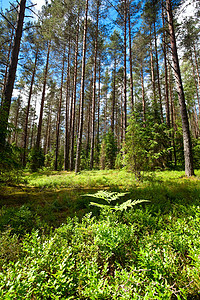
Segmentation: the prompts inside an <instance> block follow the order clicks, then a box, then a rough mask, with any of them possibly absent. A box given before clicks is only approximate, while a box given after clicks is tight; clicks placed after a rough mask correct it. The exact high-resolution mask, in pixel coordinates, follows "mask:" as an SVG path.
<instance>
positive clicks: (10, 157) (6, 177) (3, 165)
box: [0, 144, 22, 185]
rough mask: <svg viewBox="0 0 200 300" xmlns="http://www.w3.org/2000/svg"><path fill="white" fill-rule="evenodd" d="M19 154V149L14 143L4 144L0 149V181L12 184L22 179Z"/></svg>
mask: <svg viewBox="0 0 200 300" xmlns="http://www.w3.org/2000/svg"><path fill="white" fill-rule="evenodd" d="M20 155H21V149H20V148H19V147H17V146H16V145H15V144H12V145H9V144H6V147H5V149H4V151H0V183H3V184H5V183H6V184H8V185H13V184H19V183H20V182H21V181H22V177H21V175H22V174H21V170H20V168H21V162H20Z"/></svg>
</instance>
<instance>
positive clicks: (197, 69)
mask: <svg viewBox="0 0 200 300" xmlns="http://www.w3.org/2000/svg"><path fill="white" fill-rule="evenodd" d="M193 48H194V60H195V65H196V73H197V80H198V85H199V91H200V76H199V67H198V61H197V51H196V47H195V44H193Z"/></svg>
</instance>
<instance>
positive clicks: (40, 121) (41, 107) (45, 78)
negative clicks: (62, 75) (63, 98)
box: [35, 41, 51, 149]
mask: <svg viewBox="0 0 200 300" xmlns="http://www.w3.org/2000/svg"><path fill="white" fill-rule="evenodd" d="M50 48H51V42H49V41H48V49H47V59H46V67H45V72H44V81H43V90H42V99H41V104H40V117H39V123H38V130H37V139H36V144H35V147H36V148H37V149H39V147H40V141H41V132H42V119H43V109H44V101H45V92H46V84H47V74H48V68H49V55H50Z"/></svg>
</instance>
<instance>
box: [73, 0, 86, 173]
mask: <svg viewBox="0 0 200 300" xmlns="http://www.w3.org/2000/svg"><path fill="white" fill-rule="evenodd" d="M88 1H89V0H86V3H85V21H84V33H83V55H82V73H81V95H80V96H81V98H80V117H79V133H78V140H77V151H76V165H75V172H76V173H78V172H79V170H80V158H81V146H82V135H83V108H84V87H85V60H86V35H87V17H88Z"/></svg>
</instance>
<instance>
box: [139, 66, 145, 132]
mask: <svg viewBox="0 0 200 300" xmlns="http://www.w3.org/2000/svg"><path fill="white" fill-rule="evenodd" d="M140 78H141V87H142V111H143V123H144V127H145V123H146V102H145V94H144V71H143V64H142V63H141V72H140Z"/></svg>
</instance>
